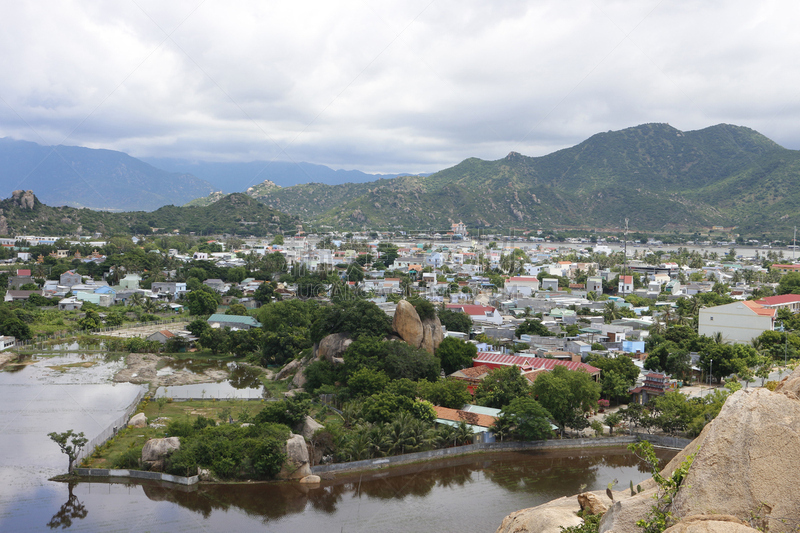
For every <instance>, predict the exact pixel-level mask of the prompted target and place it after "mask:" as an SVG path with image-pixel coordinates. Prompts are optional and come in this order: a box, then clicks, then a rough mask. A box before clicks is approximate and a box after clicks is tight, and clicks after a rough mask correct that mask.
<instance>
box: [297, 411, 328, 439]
mask: <svg viewBox="0 0 800 533" xmlns="http://www.w3.org/2000/svg"><path fill="white" fill-rule="evenodd" d="M324 427H325V426H323V425H322V424H320V423H319V422H317V421H316V420H314V419H313V418H311V417H310V416H308V415H306V418H305V420H303V429H302V431H301V432H300V433H301V434H302V435H303V438H305V439H311V437H313V436H314V433H315V432H316V431H318V430H320V429H322V428H324Z"/></svg>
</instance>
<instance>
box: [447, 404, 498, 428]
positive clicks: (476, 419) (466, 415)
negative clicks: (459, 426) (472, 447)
mask: <svg viewBox="0 0 800 533" xmlns="http://www.w3.org/2000/svg"><path fill="white" fill-rule="evenodd" d="M433 409H434V410H435V411H436V418H441V419H442V420H451V421H453V422H461V421H462V420H463V421H464V422H466V423H467V424H470V425H472V426H480V427H484V428H488V427H492V424H494V421H495V417H493V416H489V415H482V414H478V413H470V412H468V411H462V410H460V409H450V408H448V407H439V406H438V405H436V406H434V407H433Z"/></svg>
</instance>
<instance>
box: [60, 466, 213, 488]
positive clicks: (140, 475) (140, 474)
mask: <svg viewBox="0 0 800 533" xmlns="http://www.w3.org/2000/svg"><path fill="white" fill-rule="evenodd" d="M75 473H76V474H78V475H79V476H92V477H124V478H132V479H150V480H153V481H166V482H167V483H177V484H178V485H195V484H197V482H199V481H200V477H199V476H191V477H183V476H173V475H171V474H162V473H161V472H147V471H145V470H114V469H111V470H109V469H106V468H76V469H75Z"/></svg>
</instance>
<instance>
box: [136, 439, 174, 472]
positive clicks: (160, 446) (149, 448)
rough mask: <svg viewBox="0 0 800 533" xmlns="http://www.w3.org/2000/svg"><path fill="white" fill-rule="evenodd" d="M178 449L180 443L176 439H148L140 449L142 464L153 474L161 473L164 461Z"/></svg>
mask: <svg viewBox="0 0 800 533" xmlns="http://www.w3.org/2000/svg"><path fill="white" fill-rule="evenodd" d="M180 447H181V441H180V439H179V438H178V437H167V438H164V439H150V440H148V441H147V442H145V443H144V447H142V464H143V465H146V466H148V467H149V469H150V470H152V471H154V472H161V471H162V470H164V460H165V459H166V458H167V457H169V455H170V454H171V453H172V452H174V451H175V450H178V449H180Z"/></svg>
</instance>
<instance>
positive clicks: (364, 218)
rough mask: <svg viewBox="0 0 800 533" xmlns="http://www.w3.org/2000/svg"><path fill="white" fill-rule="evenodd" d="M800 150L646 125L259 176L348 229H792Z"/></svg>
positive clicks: (318, 220)
mask: <svg viewBox="0 0 800 533" xmlns="http://www.w3.org/2000/svg"><path fill="white" fill-rule="evenodd" d="M798 177H800V152H798V151H795V150H787V149H785V148H783V147H781V146H779V145H778V144H776V143H775V142H773V141H771V140H770V139H768V138H767V137H765V136H763V135H761V134H760V133H758V132H757V131H755V130H752V129H750V128H746V127H742V126H733V125H729V124H719V125H716V126H711V127H708V128H704V129H701V130H696V131H688V132H683V131H680V130H678V129H676V128H674V127H672V126H670V125H668V124H643V125H640V126H635V127H632V128H626V129H623V130H620V131H612V132H607V133H598V134H596V135H593V136H592V137H590V138H588V139H586V140H585V141H583V142H581V143H579V144H577V145H576V146H573V147H570V148H565V149H562V150H558V151H556V152H553V153H551V154H548V155H545V156H541V157H528V156H524V155H521V154H518V153H515V152H511V153H509V154H508V155H507V156H506V157H504V158H503V159H499V160H497V161H484V160H481V159H477V158H470V159H466V160H464V161H462V162H461V163H459V164H457V165H455V166H453V167H451V168H447V169H444V170H442V171H440V172H437V173H435V174H432V175H430V176H428V177H420V176H402V177H398V178H394V179H381V180H377V181H373V182H367V183H358V184H344V185H335V186H331V185H322V184H314V183H309V184H305V185H296V186H293V187H285V188H274V187H267V188H265V189H259V188H258V187H254V188H251V189H250V190H248V194H250V195H251V196H253V197H255V198H257V199H258V200H259V201H262V202H264V203H266V204H267V205H269V206H271V207H273V208H276V209H280V210H282V211H285V212H288V213H291V214H294V215H297V216H299V217H300V218H301V219H302V220H303V221H304V222H308V223H312V224H315V225H317V224H318V225H330V226H333V227H336V228H342V229H371V228H405V229H436V230H440V229H446V228H448V227H449V226H450V224H451V223H453V222H458V221H463V222H464V223H465V224H466V225H467V226H468V227H471V228H496V229H500V228H511V227H527V228H535V227H584V228H619V227H622V226H623V225H624V219H625V218H629V219H630V220H631V227H632V228H636V229H640V230H651V231H671V230H682V231H686V230H696V229H701V228H704V227H710V226H725V227H731V226H736V227H738V228H740V229H741V230H742V231H747V232H771V231H776V230H785V229H786V228H788V227H790V226H791V225H793V224H794V223H795V222H794V220H796V217H797V216H798V215H800V192H798V191H797V187H796V184H797V183H798Z"/></svg>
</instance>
